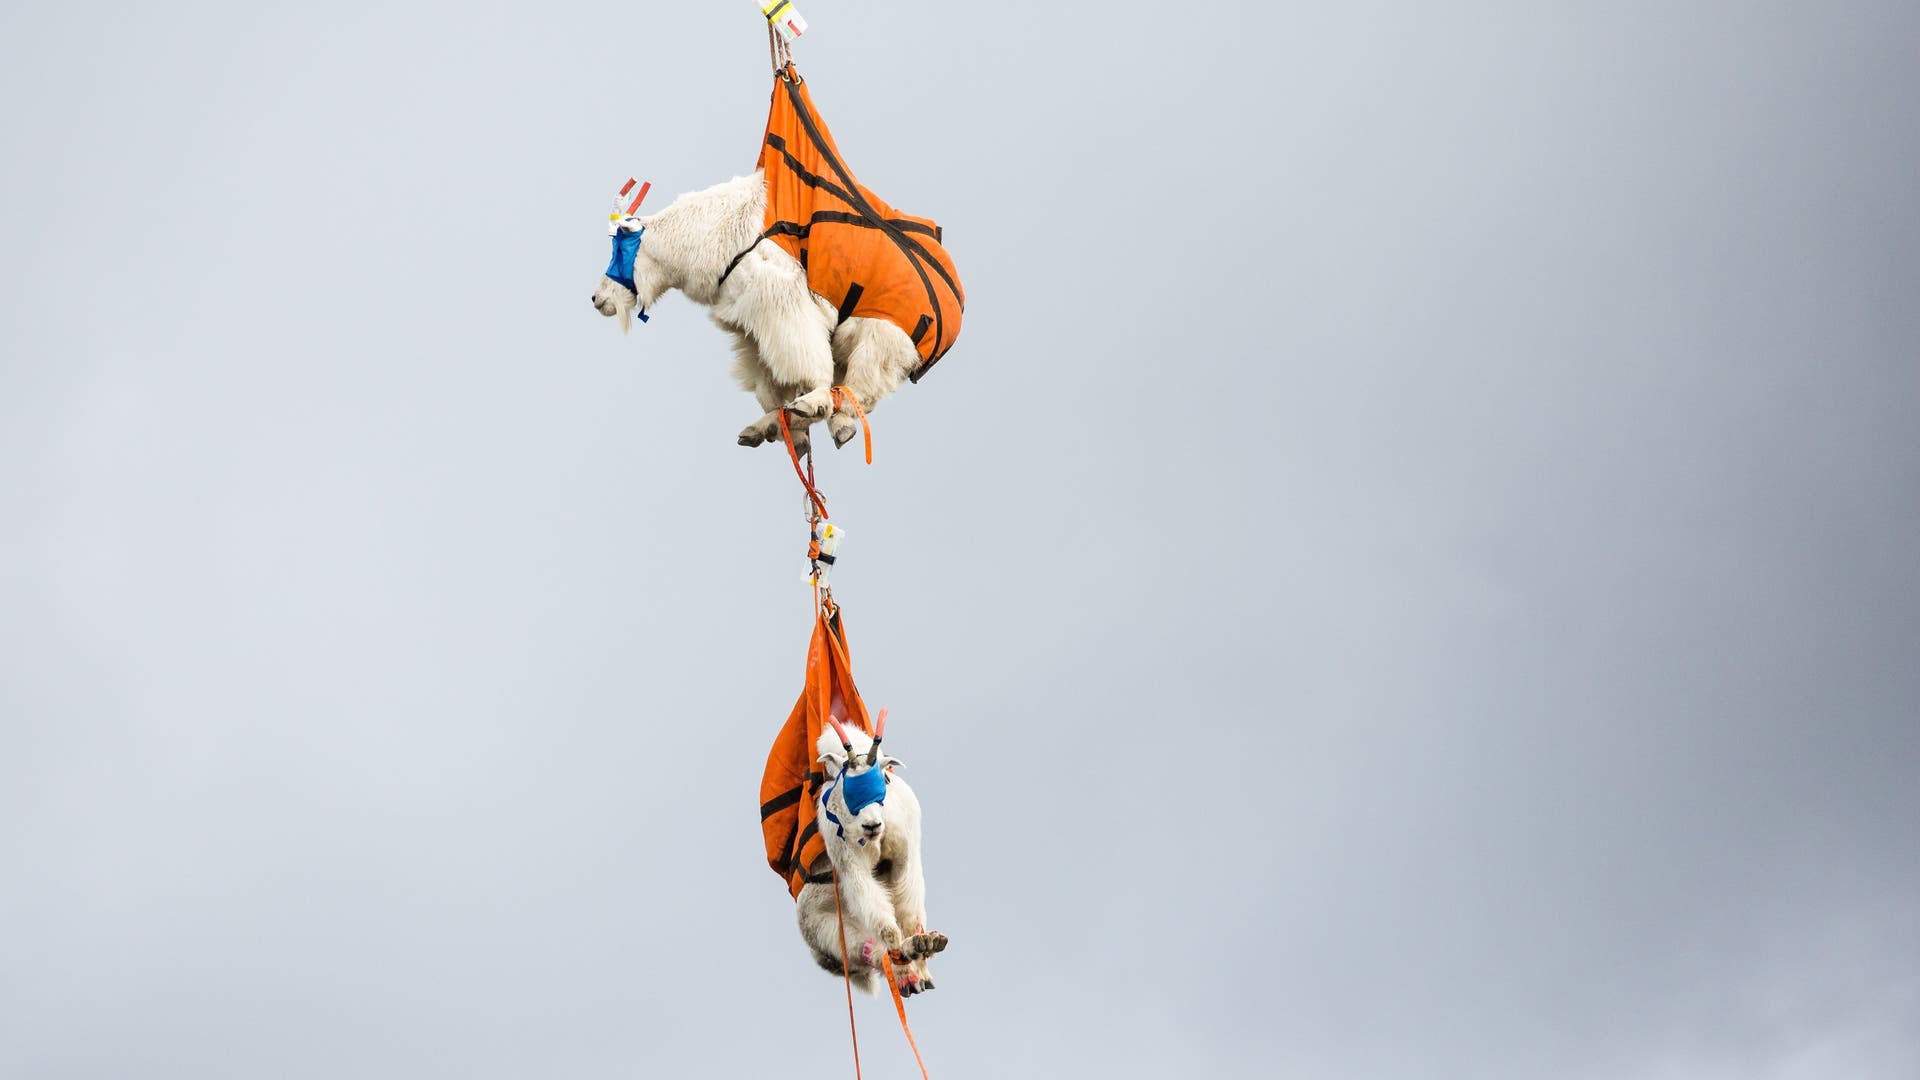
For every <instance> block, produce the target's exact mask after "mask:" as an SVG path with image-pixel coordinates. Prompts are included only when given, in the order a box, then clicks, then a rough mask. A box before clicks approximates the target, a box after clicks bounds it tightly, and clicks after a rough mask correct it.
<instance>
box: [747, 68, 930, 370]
mask: <svg viewBox="0 0 1920 1080" xmlns="http://www.w3.org/2000/svg"><path fill="white" fill-rule="evenodd" d="M759 167H760V169H761V171H762V172H764V173H765V175H766V181H767V216H766V231H765V232H764V233H762V234H761V238H762V239H765V240H771V241H773V242H774V243H776V244H779V245H780V247H781V248H783V249H784V250H785V251H786V253H787V254H789V255H791V256H793V257H794V258H795V259H798V260H799V261H800V265H801V266H803V267H805V268H806V271H807V284H808V286H809V287H810V288H811V289H812V290H813V291H814V292H815V293H818V294H819V295H820V296H823V297H825V298H826V300H827V302H828V303H830V304H834V305H836V306H837V307H838V308H839V311H840V318H839V321H840V322H846V321H847V320H848V319H849V318H852V317H855V316H858V317H860V318H871V319H886V320H887V321H888V322H891V323H893V324H894V325H895V326H898V327H899V328H900V329H901V330H903V331H905V332H906V334H907V336H908V337H909V338H912V339H913V344H914V348H915V349H917V350H918V351H919V353H920V360H921V363H920V365H919V366H918V367H916V368H915V369H914V370H913V373H912V375H911V376H909V377H910V378H911V379H912V380H913V381H914V382H919V381H920V376H922V375H924V374H926V373H927V371H928V370H929V369H931V368H932V367H933V365H934V364H935V363H937V362H939V360H940V358H941V357H942V356H945V355H946V354H947V350H948V349H951V348H953V342H954V339H955V338H957V337H959V336H960V314H961V309H962V308H964V307H965V306H966V294H965V293H964V292H962V291H961V288H960V278H959V275H958V272H957V271H955V270H954V268H953V259H952V257H951V256H949V255H948V254H947V249H946V248H944V247H942V246H940V240H941V233H940V226H938V225H936V224H934V223H933V222H932V221H931V220H930V219H927V218H920V217H914V216H912V215H910V214H903V213H901V212H900V211H898V210H896V209H894V208H893V207H891V206H889V205H887V203H886V202H885V201H883V200H882V199H880V198H879V196H877V195H875V194H874V193H873V192H871V191H868V190H867V189H866V188H865V187H863V186H862V185H861V184H860V182H859V181H857V180H855V179H854V178H853V173H852V172H850V171H849V170H848V169H847V166H846V160H845V159H844V158H842V157H841V156H840V151H839V148H837V147H836V146H834V144H833V135H832V133H831V132H829V131H828V130H827V125H826V124H825V123H824V122H823V121H822V120H821V119H820V114H819V112H817V111H815V109H814V107H813V97H812V95H810V94H808V93H807V84H806V81H805V80H804V79H802V78H800V73H799V72H797V71H795V70H794V69H793V65H792V64H788V65H787V66H786V67H784V68H782V69H781V70H780V72H779V73H778V75H776V77H775V78H774V84H773V105H772V108H771V109H770V110H769V112H768V113H767V139H766V142H765V143H764V144H762V146H761V147H760V162H759ZM734 261H735V263H736V264H737V263H738V262H739V259H738V258H736V259H735V260H734ZM728 271H729V272H731V271H732V267H731V266H729V267H728ZM721 280H723V281H724V280H725V275H722V278H721Z"/></svg>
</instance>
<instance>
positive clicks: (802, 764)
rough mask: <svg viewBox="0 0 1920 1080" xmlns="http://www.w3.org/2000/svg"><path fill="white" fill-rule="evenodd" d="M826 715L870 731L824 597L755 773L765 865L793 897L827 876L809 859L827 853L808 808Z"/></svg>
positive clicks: (819, 775)
mask: <svg viewBox="0 0 1920 1080" xmlns="http://www.w3.org/2000/svg"><path fill="white" fill-rule="evenodd" d="M829 716H834V717H836V718H837V719H839V720H840V721H841V722H842V723H844V724H847V725H849V726H852V727H857V728H859V729H860V730H861V731H864V732H866V733H868V734H869V735H871V734H872V731H873V729H872V726H871V725H870V723H869V722H868V719H867V706H866V703H865V702H863V701H861V700H860V691H859V690H858V689H856V688H855V687H854V685H853V661H852V660H851V659H850V658H849V657H848V655H847V638H846V628H845V627H844V626H843V625H842V624H841V620H840V609H839V608H838V607H837V606H835V605H834V604H833V602H832V601H831V600H828V601H827V602H826V603H824V604H821V605H819V606H817V607H816V608H815V614H814V622H813V641H812V643H811V644H809V645H808V646H807V679H806V684H805V689H803V690H801V692H800V700H799V701H796V702H795V703H794V705H793V712H791V713H789V714H788V716H787V722H786V724H785V725H784V726H782V727H781V729H780V733H779V734H778V735H777V736H775V737H774V740H773V747H772V749H771V750H769V751H768V752H767V767H766V769H765V770H764V771H763V772H762V773H761V774H760V833H761V837H762V839H764V840H765V841H766V848H767V865H768V866H770V867H772V868H773V872H774V873H776V874H779V875H780V876H781V877H782V878H784V879H786V882H787V892H788V893H789V894H790V895H792V896H794V897H798V896H799V895H800V888H801V886H803V885H805V884H806V883H807V882H808V881H813V882H815V883H816V884H823V883H828V882H831V881H832V880H833V871H832V870H830V869H828V868H827V867H826V866H825V865H821V866H819V867H817V868H816V866H815V864H816V863H820V864H825V863H826V861H827V847H826V842H825V841H823V840H822V839H821V838H820V823H819V819H818V818H817V817H816V816H815V813H814V805H815V803H816V802H817V800H818V799H819V798H820V786H821V785H822V784H824V783H825V782H826V779H827V778H826V774H825V773H824V772H822V771H821V770H820V766H819V765H818V763H817V762H816V760H815V758H816V751H815V750H814V746H815V744H816V743H818V742H819V741H820V733H821V732H822V731H825V730H827V728H828V727H829V724H828V722H827V718H828V717H829ZM809 874H811V875H812V876H811V877H809Z"/></svg>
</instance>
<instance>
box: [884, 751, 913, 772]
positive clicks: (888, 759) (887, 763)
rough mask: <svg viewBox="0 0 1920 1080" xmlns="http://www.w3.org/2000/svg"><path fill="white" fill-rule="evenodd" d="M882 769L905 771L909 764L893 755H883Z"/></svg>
mask: <svg viewBox="0 0 1920 1080" xmlns="http://www.w3.org/2000/svg"><path fill="white" fill-rule="evenodd" d="M880 767H881V768H883V769H904V768H906V767H907V763H906V762H904V761H901V760H900V759H899V758H897V757H894V756H893V755H892V754H881V755H880Z"/></svg>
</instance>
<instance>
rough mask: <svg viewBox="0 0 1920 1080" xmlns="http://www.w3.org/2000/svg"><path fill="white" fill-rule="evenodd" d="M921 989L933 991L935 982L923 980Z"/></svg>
mask: <svg viewBox="0 0 1920 1080" xmlns="http://www.w3.org/2000/svg"><path fill="white" fill-rule="evenodd" d="M920 989H922V990H931V989H933V980H932V979H921V980H920Z"/></svg>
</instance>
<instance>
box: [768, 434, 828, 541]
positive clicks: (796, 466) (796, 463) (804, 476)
mask: <svg viewBox="0 0 1920 1080" xmlns="http://www.w3.org/2000/svg"><path fill="white" fill-rule="evenodd" d="M774 415H775V416H778V417H779V418H780V437H781V438H782V439H784V440H786V443H787V459H788V460H790V461H792V462H793V475H795V476H797V477H799V478H800V486H801V487H804V488H806V489H807V498H808V499H811V500H812V501H813V508H814V509H815V510H816V511H818V512H819V514H820V516H821V517H823V518H825V517H827V516H828V514H827V500H826V499H825V498H824V497H822V496H821V494H820V489H818V488H816V487H814V486H813V477H811V476H809V475H808V473H811V472H812V471H813V447H811V446H809V447H807V469H806V471H805V472H802V471H801V469H800V452H799V451H798V450H795V449H794V448H793V429H792V428H790V427H788V426H787V410H785V409H781V410H779V411H778V412H776V413H775V414H774Z"/></svg>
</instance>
